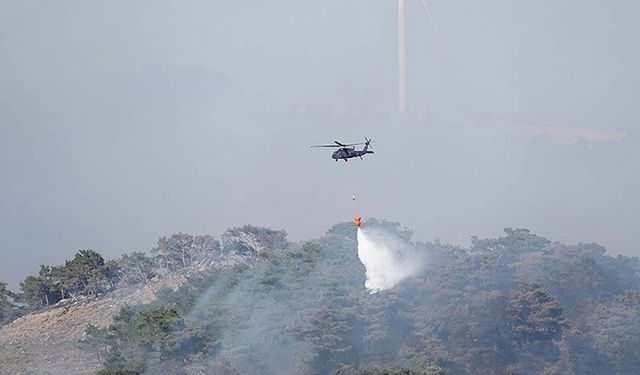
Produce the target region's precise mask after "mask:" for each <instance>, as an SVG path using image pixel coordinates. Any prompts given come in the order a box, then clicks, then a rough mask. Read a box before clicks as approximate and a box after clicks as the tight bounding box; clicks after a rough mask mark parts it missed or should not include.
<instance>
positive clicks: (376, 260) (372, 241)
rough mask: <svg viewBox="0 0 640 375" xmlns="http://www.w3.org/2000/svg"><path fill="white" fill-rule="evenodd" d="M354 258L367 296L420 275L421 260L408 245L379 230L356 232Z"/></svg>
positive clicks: (420, 256) (359, 230)
mask: <svg viewBox="0 0 640 375" xmlns="http://www.w3.org/2000/svg"><path fill="white" fill-rule="evenodd" d="M358 257H359V258H360V261H361V262H362V264H363V265H364V267H365V270H366V277H367V278H366V281H365V284H364V286H365V288H367V291H369V293H372V294H373V293H377V292H380V291H383V290H387V289H391V288H393V287H394V286H395V285H396V284H398V283H399V282H401V281H402V280H404V279H406V278H408V277H411V276H414V275H416V274H417V273H418V272H420V270H421V268H422V266H423V264H424V259H423V256H422V255H421V254H420V253H418V252H417V251H416V250H415V249H414V248H413V247H412V246H411V245H410V244H408V243H406V242H403V241H401V240H400V239H398V238H397V237H395V236H393V235H392V234H391V233H388V232H386V231H383V230H381V229H370V228H368V229H366V230H365V229H361V228H358Z"/></svg>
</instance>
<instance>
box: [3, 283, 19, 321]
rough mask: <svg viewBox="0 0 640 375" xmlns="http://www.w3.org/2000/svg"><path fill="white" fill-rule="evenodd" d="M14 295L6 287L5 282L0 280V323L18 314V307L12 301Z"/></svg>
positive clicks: (14, 297)
mask: <svg viewBox="0 0 640 375" xmlns="http://www.w3.org/2000/svg"><path fill="white" fill-rule="evenodd" d="M15 299H16V295H15V294H13V293H12V292H11V291H10V290H9V289H7V283H5V282H1V281H0V325H2V324H4V323H7V322H9V321H11V320H12V319H13V318H14V317H16V316H17V315H18V307H17V306H16V305H15V304H14V303H13V301H14V300H15Z"/></svg>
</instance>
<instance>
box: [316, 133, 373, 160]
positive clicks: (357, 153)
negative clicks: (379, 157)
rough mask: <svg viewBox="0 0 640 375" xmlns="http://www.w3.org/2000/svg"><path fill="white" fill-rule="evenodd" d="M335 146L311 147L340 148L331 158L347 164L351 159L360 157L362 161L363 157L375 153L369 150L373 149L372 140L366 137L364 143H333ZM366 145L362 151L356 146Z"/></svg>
mask: <svg viewBox="0 0 640 375" xmlns="http://www.w3.org/2000/svg"><path fill="white" fill-rule="evenodd" d="M333 143H335V144H333V145H313V146H311V147H339V148H338V149H337V150H336V151H334V152H333V154H331V157H332V158H333V159H334V160H335V161H336V162H337V161H338V160H340V159H343V160H344V161H345V162H346V161H348V160H349V159H351V158H357V157H359V158H360V159H362V156H363V155H366V154H373V153H374V152H373V151H371V150H369V149H370V148H371V149H373V147H371V140H370V139H367V137H364V143H348V144H344V143H341V142H338V141H333ZM358 145H364V148H363V149H362V150H356V148H355V147H354V146H358Z"/></svg>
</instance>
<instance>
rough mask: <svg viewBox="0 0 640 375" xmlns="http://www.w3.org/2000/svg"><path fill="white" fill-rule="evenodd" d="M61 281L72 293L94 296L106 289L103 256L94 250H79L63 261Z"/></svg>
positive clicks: (105, 270)
mask: <svg viewBox="0 0 640 375" xmlns="http://www.w3.org/2000/svg"><path fill="white" fill-rule="evenodd" d="M63 274H64V277H65V279H64V280H63V281H62V282H63V283H64V284H65V286H66V288H67V290H68V291H69V293H70V294H72V295H88V296H96V295H97V294H98V293H101V292H103V291H104V290H106V289H108V284H109V280H108V277H107V269H106V267H105V262H104V258H102V255H100V254H99V253H98V252H96V251H94V250H80V251H78V252H77V253H76V255H75V257H74V258H73V259H72V260H68V261H66V262H65V265H64V271H63Z"/></svg>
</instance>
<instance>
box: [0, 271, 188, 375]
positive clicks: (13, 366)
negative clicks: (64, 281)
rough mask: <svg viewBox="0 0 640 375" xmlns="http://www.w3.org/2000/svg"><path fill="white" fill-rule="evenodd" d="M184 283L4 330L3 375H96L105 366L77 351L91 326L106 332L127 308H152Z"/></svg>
mask: <svg viewBox="0 0 640 375" xmlns="http://www.w3.org/2000/svg"><path fill="white" fill-rule="evenodd" d="M184 280H185V279H184V277H181V276H170V277H166V278H158V279H155V280H152V281H149V282H148V283H146V284H144V285H140V286H134V287H131V288H126V289H122V290H116V291H114V292H111V293H107V294H105V295H103V296H100V297H98V298H96V299H91V300H88V299H85V298H78V299H75V300H64V301H61V302H60V303H58V304H57V305H55V306H53V307H51V308H50V309H48V310H45V311H43V312H39V313H33V314H29V315H26V316H23V317H20V318H18V319H16V320H15V321H14V322H12V323H11V324H8V325H6V326H4V327H0V363H2V366H0V374H2V375H15V374H56V375H57V374H94V373H95V372H96V371H97V370H98V369H99V368H100V365H101V363H100V361H99V360H98V358H97V357H96V355H95V354H93V353H91V352H87V351H84V350H81V349H80V348H79V347H78V341H79V340H81V339H82V338H84V337H85V328H86V326H87V325H88V324H92V325H95V326H97V327H107V326H108V325H109V324H111V323H112V322H113V316H114V315H116V314H117V313H118V312H119V311H120V309H121V308H122V307H123V306H125V305H136V304H144V303H149V302H151V301H153V300H154V299H155V298H156V293H157V292H158V291H159V290H160V289H162V288H171V289H177V288H178V287H179V286H180V285H181V284H182V283H183V282H184Z"/></svg>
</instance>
